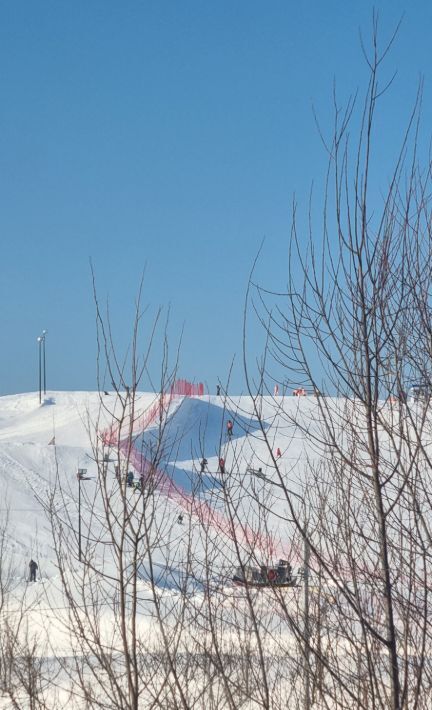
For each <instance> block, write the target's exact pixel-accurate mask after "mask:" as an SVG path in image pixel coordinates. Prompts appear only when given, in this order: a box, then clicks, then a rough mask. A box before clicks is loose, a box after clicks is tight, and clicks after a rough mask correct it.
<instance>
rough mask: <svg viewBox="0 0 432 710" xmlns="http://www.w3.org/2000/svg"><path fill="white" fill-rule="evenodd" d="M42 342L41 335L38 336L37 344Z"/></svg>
mask: <svg viewBox="0 0 432 710" xmlns="http://www.w3.org/2000/svg"><path fill="white" fill-rule="evenodd" d="M42 340H43V337H42V336H41V335H38V337H37V341H38V343H41V342H42Z"/></svg>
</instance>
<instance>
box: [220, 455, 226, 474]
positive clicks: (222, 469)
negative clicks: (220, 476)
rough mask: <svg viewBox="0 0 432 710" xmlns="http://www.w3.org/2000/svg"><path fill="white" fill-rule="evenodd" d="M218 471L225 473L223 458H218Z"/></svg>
mask: <svg viewBox="0 0 432 710" xmlns="http://www.w3.org/2000/svg"><path fill="white" fill-rule="evenodd" d="M219 471H220V472H221V473H225V459H223V458H220V459H219Z"/></svg>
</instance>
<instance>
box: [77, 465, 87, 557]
mask: <svg viewBox="0 0 432 710" xmlns="http://www.w3.org/2000/svg"><path fill="white" fill-rule="evenodd" d="M86 473H87V469H86V468H79V469H78V471H77V479H78V561H79V562H81V558H82V549H81V481H88V480H89V479H88V478H87V477H86Z"/></svg>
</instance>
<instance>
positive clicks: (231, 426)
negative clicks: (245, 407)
mask: <svg viewBox="0 0 432 710" xmlns="http://www.w3.org/2000/svg"><path fill="white" fill-rule="evenodd" d="M233 426H234V424H233V423H232V421H231V419H228V422H227V433H228V439H231V437H232V435H233Z"/></svg>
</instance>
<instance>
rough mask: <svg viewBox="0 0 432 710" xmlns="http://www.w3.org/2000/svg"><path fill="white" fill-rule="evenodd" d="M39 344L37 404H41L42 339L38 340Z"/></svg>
mask: <svg viewBox="0 0 432 710" xmlns="http://www.w3.org/2000/svg"><path fill="white" fill-rule="evenodd" d="M38 343H39V404H41V403H42V351H41V347H42V338H38Z"/></svg>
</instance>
